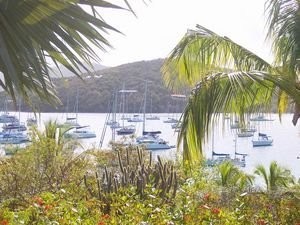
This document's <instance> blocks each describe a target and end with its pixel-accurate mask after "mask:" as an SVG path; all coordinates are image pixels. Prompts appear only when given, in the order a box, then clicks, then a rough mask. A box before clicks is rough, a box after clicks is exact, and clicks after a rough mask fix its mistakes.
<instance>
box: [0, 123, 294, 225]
mask: <svg viewBox="0 0 300 225" xmlns="http://www.w3.org/2000/svg"><path fill="white" fill-rule="evenodd" d="M56 128H57V124H56V123H53V122H50V123H48V124H47V125H46V130H45V132H40V131H38V130H35V129H33V130H32V143H31V144H30V145H29V146H28V147H26V149H23V150H20V149H19V150H18V151H17V152H16V153H15V154H14V155H13V156H11V157H5V158H1V160H0V224H1V225H8V224H13V225H19V224H26V225H31V224H41V225H43V224H44V225H46V224H61V225H67V224H83V225H97V224H98V225H105V224H107V225H108V224H111V225H114V224H122V225H123V224H128V225H132V224H134V225H135V224H136V225H150V224H167V225H174V224H187V225H190V224H195V225H196V224H197V225H198V224H220V225H221V224H222V225H224V224H225V225H226V224H228V225H232V224H235V225H247V224H249V225H250V224H257V225H267V224H278V225H279V224H280V225H284V224H289V225H299V224H300V199H299V198H300V184H296V183H295V181H294V180H295V179H294V178H293V177H292V176H291V174H290V172H289V171H288V170H287V169H284V168H281V167H280V166H279V165H277V164H276V163H275V162H273V163H272V164H271V165H270V168H269V169H266V168H263V167H261V166H259V167H257V170H256V171H255V173H256V174H260V173H264V174H265V176H262V177H264V178H265V182H266V184H267V185H266V188H263V187H262V188H253V186H254V185H253V180H254V178H255V177H254V176H253V175H248V174H245V173H244V172H243V171H241V170H240V169H239V168H237V167H236V166H234V165H233V164H231V163H230V162H225V163H223V164H220V165H219V166H216V167H213V168H212V167H205V166H197V167H194V168H193V169H192V170H186V169H185V168H184V167H182V165H181V164H180V163H179V161H178V162H177V161H175V162H168V161H164V160H162V159H160V158H158V159H153V158H152V157H151V154H150V153H149V152H146V151H144V150H143V149H136V148H132V147H129V148H122V147H120V146H116V150H115V151H104V150H96V149H91V150H88V151H85V152H84V153H81V154H79V155H78V154H74V153H73V150H74V148H78V143H75V142H73V141H71V140H68V139H64V138H63V133H64V131H63V130H60V131H61V132H59V134H58V133H57V129H56ZM61 129H62V128H61ZM15 150H16V149H15ZM270 184H271V185H270Z"/></svg>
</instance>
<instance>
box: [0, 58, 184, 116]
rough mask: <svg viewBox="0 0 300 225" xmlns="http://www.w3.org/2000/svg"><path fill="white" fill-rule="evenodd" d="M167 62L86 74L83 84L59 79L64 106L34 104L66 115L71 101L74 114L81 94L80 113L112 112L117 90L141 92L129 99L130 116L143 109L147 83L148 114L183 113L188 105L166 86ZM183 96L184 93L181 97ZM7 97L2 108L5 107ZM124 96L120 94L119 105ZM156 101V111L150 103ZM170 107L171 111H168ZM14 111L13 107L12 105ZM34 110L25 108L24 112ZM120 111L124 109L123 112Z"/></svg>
mask: <svg viewBox="0 0 300 225" xmlns="http://www.w3.org/2000/svg"><path fill="white" fill-rule="evenodd" d="M162 63H163V60H162V59H157V60H152V61H141V62H134V63H130V64H124V65H121V66H117V67H112V68H106V69H103V70H99V71H97V72H94V73H92V74H83V76H82V78H83V80H81V79H79V78H78V77H75V76H73V77H68V78H55V79H54V83H55V86H56V90H57V93H58V96H59V98H60V100H61V102H62V105H57V108H55V107H53V106H51V105H49V104H43V103H42V102H41V101H37V100H34V99H33V101H34V102H35V104H36V105H37V107H38V108H39V109H40V111H41V112H65V111H66V107H67V102H68V101H69V106H68V108H69V111H70V112H72V111H73V110H74V105H75V101H76V95H77V91H78V96H79V97H78V104H79V112H108V111H109V109H108V108H109V107H108V104H109V102H110V101H112V98H113V97H112V95H113V94H114V92H116V91H117V90H121V89H122V88H123V85H125V89H134V90H137V93H132V94H128V95H127V100H126V109H127V110H128V112H141V105H142V101H143V97H144V92H145V81H146V80H147V81H148V94H147V101H148V104H147V111H148V112H150V111H151V110H152V112H159V113H162V112H166V113H167V112H175V111H177V112H182V109H183V106H184V105H185V104H184V101H182V99H179V100H178V99H174V98H173V99H172V97H171V94H172V92H170V91H169V90H168V89H167V88H166V87H165V86H164V85H163V82H162V78H161V72H160V69H161V66H162ZM185 92H187V91H185ZM180 94H182V93H180ZM4 99H5V98H4V97H3V98H1V100H0V105H2V106H3V105H4ZM120 100H121V94H119V101H120ZM151 100H152V108H151V107H150V105H151V104H150V103H151ZM168 106H169V107H168ZM11 109H13V108H12V105H11ZM28 110H31V109H30V107H28V106H25V105H24V106H22V111H28ZM119 110H120V109H119Z"/></svg>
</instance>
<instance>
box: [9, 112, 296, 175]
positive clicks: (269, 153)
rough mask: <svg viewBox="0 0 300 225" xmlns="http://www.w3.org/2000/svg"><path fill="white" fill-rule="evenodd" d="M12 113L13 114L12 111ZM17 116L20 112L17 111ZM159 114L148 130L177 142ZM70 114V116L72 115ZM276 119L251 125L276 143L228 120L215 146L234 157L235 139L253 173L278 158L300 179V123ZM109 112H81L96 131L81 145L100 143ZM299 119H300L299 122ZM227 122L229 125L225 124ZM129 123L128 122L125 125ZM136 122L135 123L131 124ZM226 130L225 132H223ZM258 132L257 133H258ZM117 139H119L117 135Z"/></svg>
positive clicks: (60, 117) (168, 154)
mask: <svg viewBox="0 0 300 225" xmlns="http://www.w3.org/2000/svg"><path fill="white" fill-rule="evenodd" d="M11 114H12V115H13V114H14V113H11ZM15 115H16V116H18V113H15ZM157 115H158V116H160V120H153V121H151V120H147V121H146V130H149V131H151V130H160V131H162V134H161V137H162V138H163V139H165V140H167V141H169V144H171V145H175V144H176V139H177V133H174V130H173V129H171V125H170V124H168V123H163V120H166V119H167V118H168V117H169V116H170V115H168V114H157ZM28 116H29V114H28V113H21V114H20V118H21V121H26V119H27V118H28ZM69 116H71V115H69ZM65 117H66V115H65V114H62V113H42V114H41V118H40V122H41V123H42V122H45V121H47V120H49V119H52V120H54V119H56V120H57V121H59V122H64V121H65ZM271 117H272V119H274V121H266V122H251V125H255V127H256V128H257V130H258V131H259V132H262V133H267V134H268V135H271V136H272V137H273V139H274V142H273V145H272V146H268V147H256V148H253V147H252V143H251V140H252V137H249V138H236V134H235V131H234V130H231V129H230V128H229V120H228V121H225V128H224V129H222V126H220V127H219V128H217V129H215V130H214V149H215V152H219V153H230V154H231V157H234V151H235V142H234V140H235V138H236V140H237V142H236V149H237V151H238V152H240V153H247V154H248V156H247V158H246V167H245V168H244V169H245V170H246V171H247V172H251V173H252V172H253V170H254V168H255V166H256V165H257V164H263V165H265V166H268V165H269V163H270V162H271V161H273V160H276V161H277V162H278V163H279V164H280V165H281V166H285V167H287V168H289V169H291V170H292V173H293V174H294V175H295V176H296V177H297V178H299V177H300V159H297V156H300V128H299V126H300V123H299V124H298V125H297V126H293V125H292V123H291V120H292V115H291V114H286V115H283V117H282V123H280V122H279V119H278V116H277V115H272V116H271ZM105 118H106V114H100V113H80V114H78V122H79V124H80V125H90V128H91V130H93V131H95V132H96V134H97V137H96V138H93V139H86V140H82V144H83V146H84V147H85V148H90V147H98V146H99V142H100V137H101V133H102V130H103V126H104V122H105ZM299 122H300V121H299ZM226 123H228V124H226ZM126 124H129V123H126V122H125V125H126ZM130 124H133V123H130ZM136 129H137V135H138V136H139V135H141V133H142V123H136ZM223 130H224V132H223ZM255 134H257V132H256V133H255ZM111 137H112V133H111V129H110V128H109V127H107V130H106V135H105V139H104V142H103V148H108V145H109V141H110V140H111ZM116 138H117V139H119V138H120V137H118V136H117V135H116ZM176 151H177V150H176V149H175V148H174V149H169V150H158V151H155V152H154V154H158V155H160V156H162V157H165V158H168V159H174V158H175V157H176ZM205 152H206V155H207V157H211V152H212V143H211V141H208V143H207V145H206V147H205Z"/></svg>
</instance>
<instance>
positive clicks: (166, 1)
mask: <svg viewBox="0 0 300 225" xmlns="http://www.w3.org/2000/svg"><path fill="white" fill-rule="evenodd" d="M145 1H146V2H147V0H145ZM130 2H131V3H135V4H133V5H132V6H133V8H134V10H135V12H136V14H137V18H136V17H134V16H133V15H132V14H130V13H129V12H125V11H124V12H121V11H120V10H105V12H104V13H105V14H104V18H105V20H106V22H108V23H109V24H111V25H113V26H115V27H116V28H118V29H119V30H120V31H122V32H123V33H124V35H120V34H113V33H111V34H110V35H109V36H108V39H109V41H110V42H111V44H112V45H113V47H114V49H108V52H106V53H99V55H100V57H101V59H102V64H103V65H106V66H116V65H120V64H124V63H129V62H134V61H140V60H151V59H156V58H165V57H167V56H168V54H169V53H170V52H171V50H172V49H173V48H174V47H175V45H176V44H177V43H178V42H179V40H180V39H181V38H182V37H183V35H184V34H185V32H186V31H187V29H193V28H195V25H196V24H200V25H202V26H205V27H206V28H208V29H210V30H212V31H214V32H216V33H218V34H220V35H223V36H227V37H229V38H230V39H232V40H233V41H235V42H237V43H239V44H241V45H243V46H244V47H246V48H248V49H249V50H251V51H253V52H255V53H256V54H258V55H259V56H261V57H262V58H264V59H266V60H268V61H271V59H272V58H271V54H270V45H269V44H268V43H267V42H266V41H265V33H266V29H265V22H266V16H265V15H264V3H265V1H264V0H151V2H149V3H147V5H145V4H144V3H143V1H142V0H134V1H130Z"/></svg>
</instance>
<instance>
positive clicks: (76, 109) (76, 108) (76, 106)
mask: <svg viewBox="0 0 300 225" xmlns="http://www.w3.org/2000/svg"><path fill="white" fill-rule="evenodd" d="M78 93H79V92H78V88H77V90H76V105H75V112H76V124H77V123H78V97H79V96H78Z"/></svg>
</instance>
